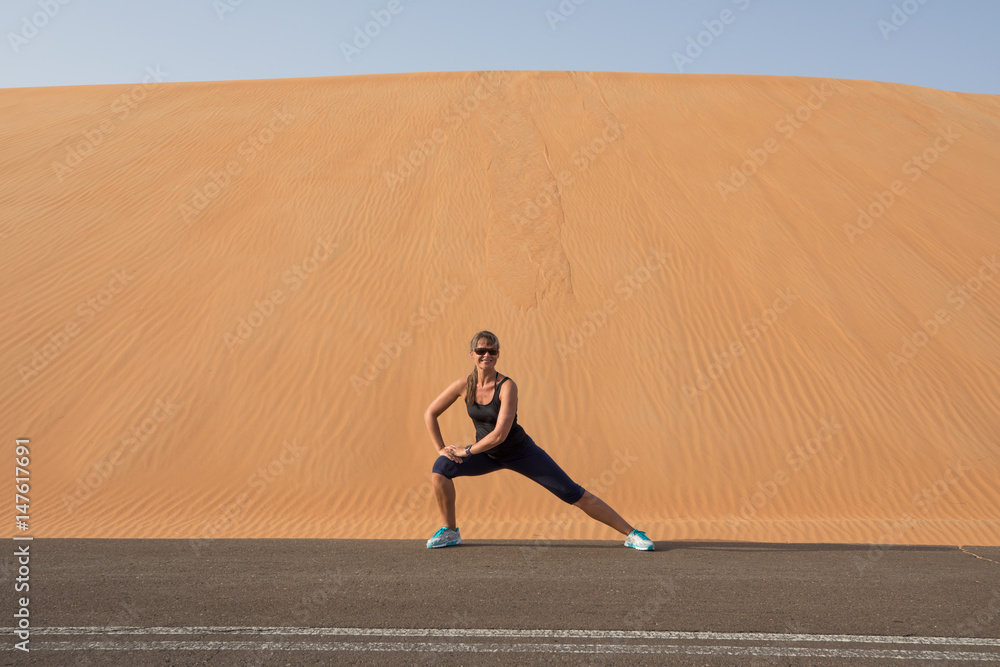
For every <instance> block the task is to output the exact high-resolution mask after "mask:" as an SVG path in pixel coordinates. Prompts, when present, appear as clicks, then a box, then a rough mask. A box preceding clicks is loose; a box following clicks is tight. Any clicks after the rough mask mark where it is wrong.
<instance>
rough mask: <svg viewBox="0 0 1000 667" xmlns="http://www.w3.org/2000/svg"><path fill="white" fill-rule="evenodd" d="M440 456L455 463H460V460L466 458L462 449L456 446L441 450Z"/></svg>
mask: <svg viewBox="0 0 1000 667" xmlns="http://www.w3.org/2000/svg"><path fill="white" fill-rule="evenodd" d="M441 455H442V456H447V457H448V458H449V459H451V460H452V461H454V462H455V463H461V462H462V459H464V458H465V457H466V456H468V455H467V454H466V453H465V448H464V447H459V446H458V445H449V446H447V447H445V448H444V449H442V450H441Z"/></svg>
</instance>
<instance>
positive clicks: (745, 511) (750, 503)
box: [726, 418, 844, 533]
mask: <svg viewBox="0 0 1000 667" xmlns="http://www.w3.org/2000/svg"><path fill="white" fill-rule="evenodd" d="M819 423H820V425H819V428H817V429H816V432H815V433H814V434H813V435H812V437H810V438H808V439H807V440H806V441H805V442H804V443H802V444H801V445H795V448H794V449H790V450H788V451H787V452H786V453H785V462H786V463H788V468H789V470H787V471H786V470H785V469H784V468H779V469H778V470H776V471H775V472H774V475H772V476H771V477H770V478H769V479H765V480H763V481H760V482H757V489H758V490H757V491H753V492H751V493H749V494H747V495H744V496H743V498H742V499H741V500H740V506H739V516H736V515H735V514H729V515H727V516H726V525H727V526H728V527H729V529H730V530H731V531H733V532H734V533H736V532H738V531H739V530H740V529H741V528H743V527H744V526H746V525H747V524H749V522H751V521H753V520H754V519H756V518H757V511H758V510H760V509H763V508H764V507H765V506H766V505H767V504H768V503H769V502H771V500H773V499H774V497H775V496H777V495H778V492H779V491H780V490H781V489H782V488H784V486H785V485H786V484H788V483H789V482H790V481H792V479H794V478H795V476H796V475H798V474H799V473H800V472H802V471H803V470H805V469H806V468H807V467H809V466H810V465H811V464H812V462H813V461H818V460H819V457H820V455H821V454H822V453H823V451H824V449H825V445H826V444H827V443H828V442H830V441H831V440H833V437H834V436H835V435H837V434H838V433H840V431H841V429H843V428H844V427H843V425H842V424H839V423H838V422H837V421H836V420H835V419H833V418H830V419H825V418H824V419H821V420H820V422H819ZM843 460H844V457H843V455H841V456H840V457H839V458H836V459H834V461H833V462H834V463H836V464H837V465H840V463H841V462H842V461H843Z"/></svg>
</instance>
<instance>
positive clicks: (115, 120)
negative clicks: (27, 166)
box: [52, 65, 169, 183]
mask: <svg viewBox="0 0 1000 667" xmlns="http://www.w3.org/2000/svg"><path fill="white" fill-rule="evenodd" d="M166 76H169V75H168V74H167V73H166V72H161V71H160V66H159V65H157V66H156V68H155V69H154V68H152V67H146V74H145V76H143V78H142V81H141V82H140V83H137V84H136V85H134V86H132V88H130V89H129V91H128V92H127V93H122V94H121V95H119V96H118V97H116V98H115V99H114V101H112V102H111V105H110V114H109V115H108V116H107V117H106V118H104V119H103V120H101V121H100V122H99V123H97V124H96V125H93V126H91V127H89V128H88V129H86V130H84V131H83V132H82V133H81V135H82V137H83V138H82V139H76V140H73V141H72V142H71V143H69V144H67V145H66V158H65V159H64V160H62V161H61V162H60V161H58V160H55V161H53V162H52V171H53V172H54V173H55V175H56V178H57V179H58V180H59V182H60V183H62V182H63V181H64V180H66V177H67V176H69V175H70V173H72V171H73V170H74V169H76V168H77V167H79V166H80V164H81V163H82V162H83V160H84V158H86V157H88V156H90V155H91V154H92V153H93V152H94V151H95V150H96V149H97V147H98V146H100V145H102V144H103V143H104V141H105V140H106V139H107V137H108V136H109V135H110V134H112V133H114V132H115V131H116V130H117V129H118V128H119V127H120V126H121V123H122V122H123V121H124V120H126V119H127V118H128V117H129V116H130V115H131V114H132V112H133V111H135V109H136V107H138V106H139V105H140V104H142V102H144V101H145V100H147V99H148V98H149V94H150V92H149V91H150V90H152V89H153V88H155V87H156V86H158V85H159V84H161V83H163V79H164V77H166Z"/></svg>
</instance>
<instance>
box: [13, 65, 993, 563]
mask: <svg viewBox="0 0 1000 667" xmlns="http://www.w3.org/2000/svg"><path fill="white" fill-rule="evenodd" d="M0 100H2V105H0V108H2V111H0V114H2V117H3V123H2V124H0V146H2V147H3V150H2V151H0V174H2V180H3V183H4V188H3V192H2V194H0V199H2V206H0V236H2V238H0V241H2V245H0V248H2V249H0V256H2V263H3V267H4V271H3V277H2V281H3V294H4V297H5V298H4V299H3V302H2V304H0V312H2V319H3V322H4V330H5V331H4V335H3V342H2V345H0V368H3V369H5V372H6V376H5V380H4V382H3V384H2V385H0V403H2V405H3V413H2V417H0V425H2V428H0V432H2V433H3V437H4V438H5V439H6V440H7V443H8V445H9V447H6V450H7V451H12V450H13V443H14V440H15V438H24V437H27V438H30V440H31V442H30V447H31V450H30V451H31V464H30V475H31V493H30V498H31V512H30V516H31V518H30V526H31V528H30V531H31V534H33V535H35V536H39V537H46V536H49V537H56V536H58V537H190V538H198V539H212V538H221V537H264V536H267V537H317V538H318V537H370V536H382V537H401V538H417V537H420V538H423V537H428V536H429V535H430V534H431V533H432V532H433V531H434V530H435V529H436V528H437V527H438V525H439V519H438V517H437V511H436V509H435V506H434V504H433V502H432V501H431V500H430V485H429V482H428V479H429V471H430V466H431V463H432V461H433V459H434V456H435V452H434V450H433V446H432V444H431V441H430V438H429V437H428V435H427V433H426V430H425V428H424V424H423V420H422V412H423V410H424V408H425V407H426V406H427V404H428V403H429V402H430V401H431V400H432V399H433V398H434V397H435V396H436V395H437V394H438V393H439V392H440V391H441V390H442V389H443V388H444V387H445V386H446V385H447V384H448V383H449V382H450V381H451V380H453V379H455V378H458V377H460V376H463V375H465V374H467V373H468V372H469V370H471V366H470V363H469V360H468V357H467V353H466V349H467V345H468V339H469V337H470V336H471V335H472V334H473V333H474V332H475V331H478V330H480V329H484V328H485V329H490V330H492V331H494V332H496V333H497V334H498V335H499V337H500V340H501V345H502V352H501V356H500V360H499V363H498V368H499V370H500V371H501V372H503V373H506V374H509V375H510V376H512V377H513V378H514V379H515V380H516V381H517V384H518V387H519V390H520V396H521V403H520V406H519V410H518V420H519V422H520V423H521V424H522V425H524V427H525V429H526V430H527V431H528V433H529V434H530V435H532V437H533V438H534V439H535V440H536V442H538V443H539V444H540V445H541V446H543V447H544V448H546V449H547V450H548V451H549V452H550V453H551V454H552V455H553V457H554V458H555V459H556V460H557V461H559V462H560V463H561V464H562V466H563V467H564V468H565V469H566V470H567V471H568V472H569V473H570V474H571V475H572V476H573V477H574V478H576V479H577V481H579V482H580V483H582V484H583V485H584V486H586V487H587V488H589V489H591V490H592V491H594V492H595V493H597V494H598V495H600V496H601V497H603V498H605V499H606V500H607V501H608V502H609V503H610V504H611V505H612V506H614V507H615V508H616V509H618V510H619V511H620V512H621V513H622V514H623V515H625V517H626V518H628V519H629V520H630V521H632V523H634V524H636V525H638V526H640V527H642V528H644V529H646V531H647V532H648V533H649V534H650V536H651V537H653V538H654V539H657V540H667V539H724V540H728V539H734V540H759V541H833V542H879V543H910V544H912V543H953V544H977V543H978V544H998V543H1000V502H998V501H1000V491H998V487H1000V485H998V484H997V481H998V480H1000V456H998V449H1000V398H998V397H1000V333H998V331H1000V315H998V313H1000V275H998V268H1000V266H998V264H997V258H998V255H1000V222H998V221H1000V199H998V198H997V196H996V193H997V192H998V191H1000V172H998V171H997V164H998V163H1000V98H998V97H996V96H977V95H964V94H956V93H950V92H942V91H937V90H930V89H921V88H914V87H908V86H901V85H889V84H881V83H872V82H858V81H838V80H819V79H800V78H766V77H743V76H693V75H638V74H593V73H566V72H503V73H495V72H494V73H447V74H424V75H396V76H358V77H340V78H319V79H299V80H278V81H240V82H221V83H163V84H155V85H152V84H151V85H148V86H142V85H138V86H92V87H76V88H46V89H20V90H5V91H2V93H0ZM442 428H443V432H444V435H445V439H446V441H447V442H449V443H451V442H461V443H463V444H467V443H469V442H471V438H472V436H473V433H474V430H473V428H472V425H471V422H470V420H469V419H468V417H467V416H466V415H465V413H464V408H463V407H462V406H460V405H456V406H455V407H453V408H452V409H451V410H449V411H448V412H446V413H445V415H443V417H442ZM2 484H3V486H2V488H3V489H7V490H8V491H10V486H12V485H13V482H12V480H11V479H10V477H9V476H8V477H7V478H6V479H5V480H4V481H3V482H2ZM457 486H458V494H459V525H460V526H461V527H462V532H463V535H464V536H465V537H466V538H467V539H474V538H487V537H492V538H545V539H564V538H609V539H610V538H615V537H616V534H615V533H614V532H613V531H611V530H610V529H608V528H605V527H603V526H601V525H598V524H595V523H594V522H592V521H590V520H589V519H587V518H586V517H585V516H584V515H583V514H582V513H581V512H579V511H578V510H576V509H574V508H570V507H567V506H565V505H563V504H562V503H560V502H559V501H558V500H557V499H555V498H554V497H553V496H551V495H549V494H548V493H547V492H546V491H544V490H543V489H541V488H540V487H537V486H535V485H533V484H532V483H531V482H529V481H526V480H524V479H523V478H520V477H518V476H517V475H515V474H513V473H509V474H508V473H500V474H496V475H492V476H489V477H482V478H478V479H474V480H460V481H459V482H458V484H457ZM10 495H11V494H9V493H8V497H9V496H10ZM11 531H12V532H13V533H16V532H17V531H16V530H14V529H13V528H12V529H11Z"/></svg>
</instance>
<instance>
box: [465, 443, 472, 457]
mask: <svg viewBox="0 0 1000 667" xmlns="http://www.w3.org/2000/svg"><path fill="white" fill-rule="evenodd" d="M470 449H472V445H467V446H466V447H465V455H466V456H472V452H470V451H469V450H470Z"/></svg>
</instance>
